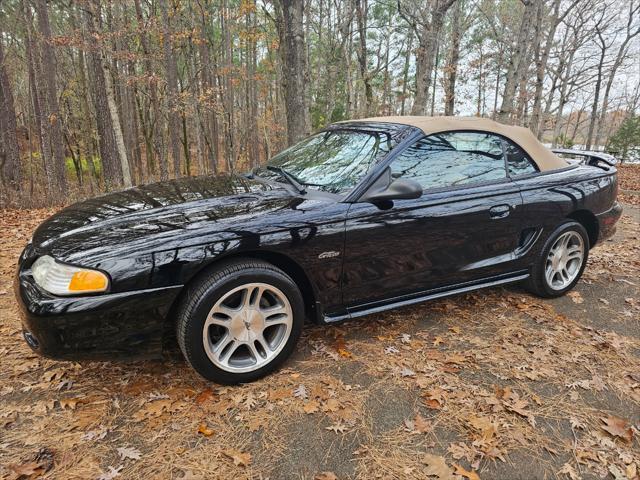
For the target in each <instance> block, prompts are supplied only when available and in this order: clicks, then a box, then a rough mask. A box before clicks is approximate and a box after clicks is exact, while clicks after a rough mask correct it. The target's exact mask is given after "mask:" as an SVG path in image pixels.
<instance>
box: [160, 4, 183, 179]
mask: <svg viewBox="0 0 640 480" xmlns="http://www.w3.org/2000/svg"><path fill="white" fill-rule="evenodd" d="M160 10H161V11H162V26H163V29H162V45H163V48H164V66H165V71H166V74H167V109H168V111H167V118H168V119H169V122H168V127H169V143H170V145H169V148H170V149H171V157H172V160H173V173H174V175H175V176H176V177H179V176H180V175H181V174H182V150H181V148H180V142H181V140H180V130H181V129H182V126H181V122H180V111H179V105H178V94H179V92H178V64H177V62H176V57H175V54H174V51H173V47H172V46H171V26H170V24H169V12H168V9H167V0H161V1H160Z"/></svg>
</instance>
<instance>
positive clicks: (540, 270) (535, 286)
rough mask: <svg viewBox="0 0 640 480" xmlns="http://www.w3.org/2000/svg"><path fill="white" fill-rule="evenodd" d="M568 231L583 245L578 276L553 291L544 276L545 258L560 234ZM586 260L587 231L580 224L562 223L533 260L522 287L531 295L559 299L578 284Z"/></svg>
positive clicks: (587, 246)
mask: <svg viewBox="0 0 640 480" xmlns="http://www.w3.org/2000/svg"><path fill="white" fill-rule="evenodd" d="M570 231H573V232H575V233H577V234H578V235H580V236H581V237H582V241H583V245H584V255H583V259H582V265H581V266H580V269H579V271H578V274H577V275H576V277H575V278H574V279H573V281H572V282H571V283H570V284H568V285H567V286H566V287H564V288H562V289H555V288H553V287H551V285H549V283H548V281H547V278H546V275H545V267H546V263H547V258H548V256H549V252H550V250H551V247H552V246H553V244H554V243H555V242H556V240H557V239H558V238H559V237H560V236H561V235H562V234H564V233H567V232H570ZM588 259H589V235H588V234H587V231H586V230H585V228H584V227H583V226H582V225H581V224H579V223H578V222H575V221H573V220H569V221H567V222H565V223H563V224H562V225H560V226H559V227H558V228H556V229H555V230H554V232H553V233H552V234H551V235H550V236H549V238H548V239H547V241H546V242H545V244H544V247H543V248H542V250H541V251H540V252H539V253H538V255H537V256H536V258H535V259H534V261H533V265H532V267H531V272H530V274H531V275H530V277H529V278H528V279H527V281H526V282H525V284H524V286H525V288H526V289H527V290H529V291H530V292H531V293H533V294H535V295H537V296H539V297H542V298H555V297H560V296H562V295H564V294H565V293H567V292H568V291H569V290H571V289H572V288H573V287H574V286H575V285H576V283H578V280H580V277H581V276H582V272H583V271H584V269H585V267H586V266H587V260H588Z"/></svg>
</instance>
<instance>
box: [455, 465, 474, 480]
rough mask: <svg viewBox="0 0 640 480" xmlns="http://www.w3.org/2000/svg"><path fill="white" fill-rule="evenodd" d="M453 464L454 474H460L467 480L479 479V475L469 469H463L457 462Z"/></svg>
mask: <svg viewBox="0 0 640 480" xmlns="http://www.w3.org/2000/svg"><path fill="white" fill-rule="evenodd" d="M453 466H454V467H455V469H456V470H455V474H456V475H462V476H463V477H466V478H468V479H469V480H480V477H479V476H478V474H477V473H476V472H475V471H473V470H471V471H468V470H465V469H464V468H463V467H461V466H460V465H458V464H457V463H454V464H453Z"/></svg>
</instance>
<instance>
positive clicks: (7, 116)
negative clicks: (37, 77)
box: [0, 28, 22, 190]
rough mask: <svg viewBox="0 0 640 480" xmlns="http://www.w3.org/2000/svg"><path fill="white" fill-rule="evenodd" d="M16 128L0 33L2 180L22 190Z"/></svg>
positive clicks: (0, 150)
mask: <svg viewBox="0 0 640 480" xmlns="http://www.w3.org/2000/svg"><path fill="white" fill-rule="evenodd" d="M1 32H2V29H1V28H0V33H1ZM16 129H17V128H16V110H15V106H14V103H13V93H12V91H11V85H10V83H9V76H8V75H7V71H6V68H5V57H4V50H3V45H2V38H1V35H0V140H1V142H0V181H2V183H4V184H5V185H7V186H9V187H10V188H12V189H14V190H20V189H21V187H22V164H21V162H20V148H19V146H18V136H17V133H16Z"/></svg>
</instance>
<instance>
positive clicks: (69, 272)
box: [31, 255, 109, 295]
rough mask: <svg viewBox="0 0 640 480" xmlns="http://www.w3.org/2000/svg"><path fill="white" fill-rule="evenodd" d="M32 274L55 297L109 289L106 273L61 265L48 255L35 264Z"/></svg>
mask: <svg viewBox="0 0 640 480" xmlns="http://www.w3.org/2000/svg"><path fill="white" fill-rule="evenodd" d="M31 273H32V274H33V278H34V279H35V281H36V283H37V284H38V285H39V286H40V287H42V288H43V289H44V290H46V291H47V292H49V293H52V294H54V295H75V294H82V293H97V292H104V291H106V290H107V288H109V279H108V278H107V276H106V275H105V274H104V273H102V272H98V271H97V270H89V269H86V268H80V267H74V266H72V265H66V264H64V263H59V262H56V261H55V260H54V259H53V258H52V257H50V256H48V255H45V256H43V257H40V258H38V259H37V260H36V261H35V262H33V265H32V267H31Z"/></svg>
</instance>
